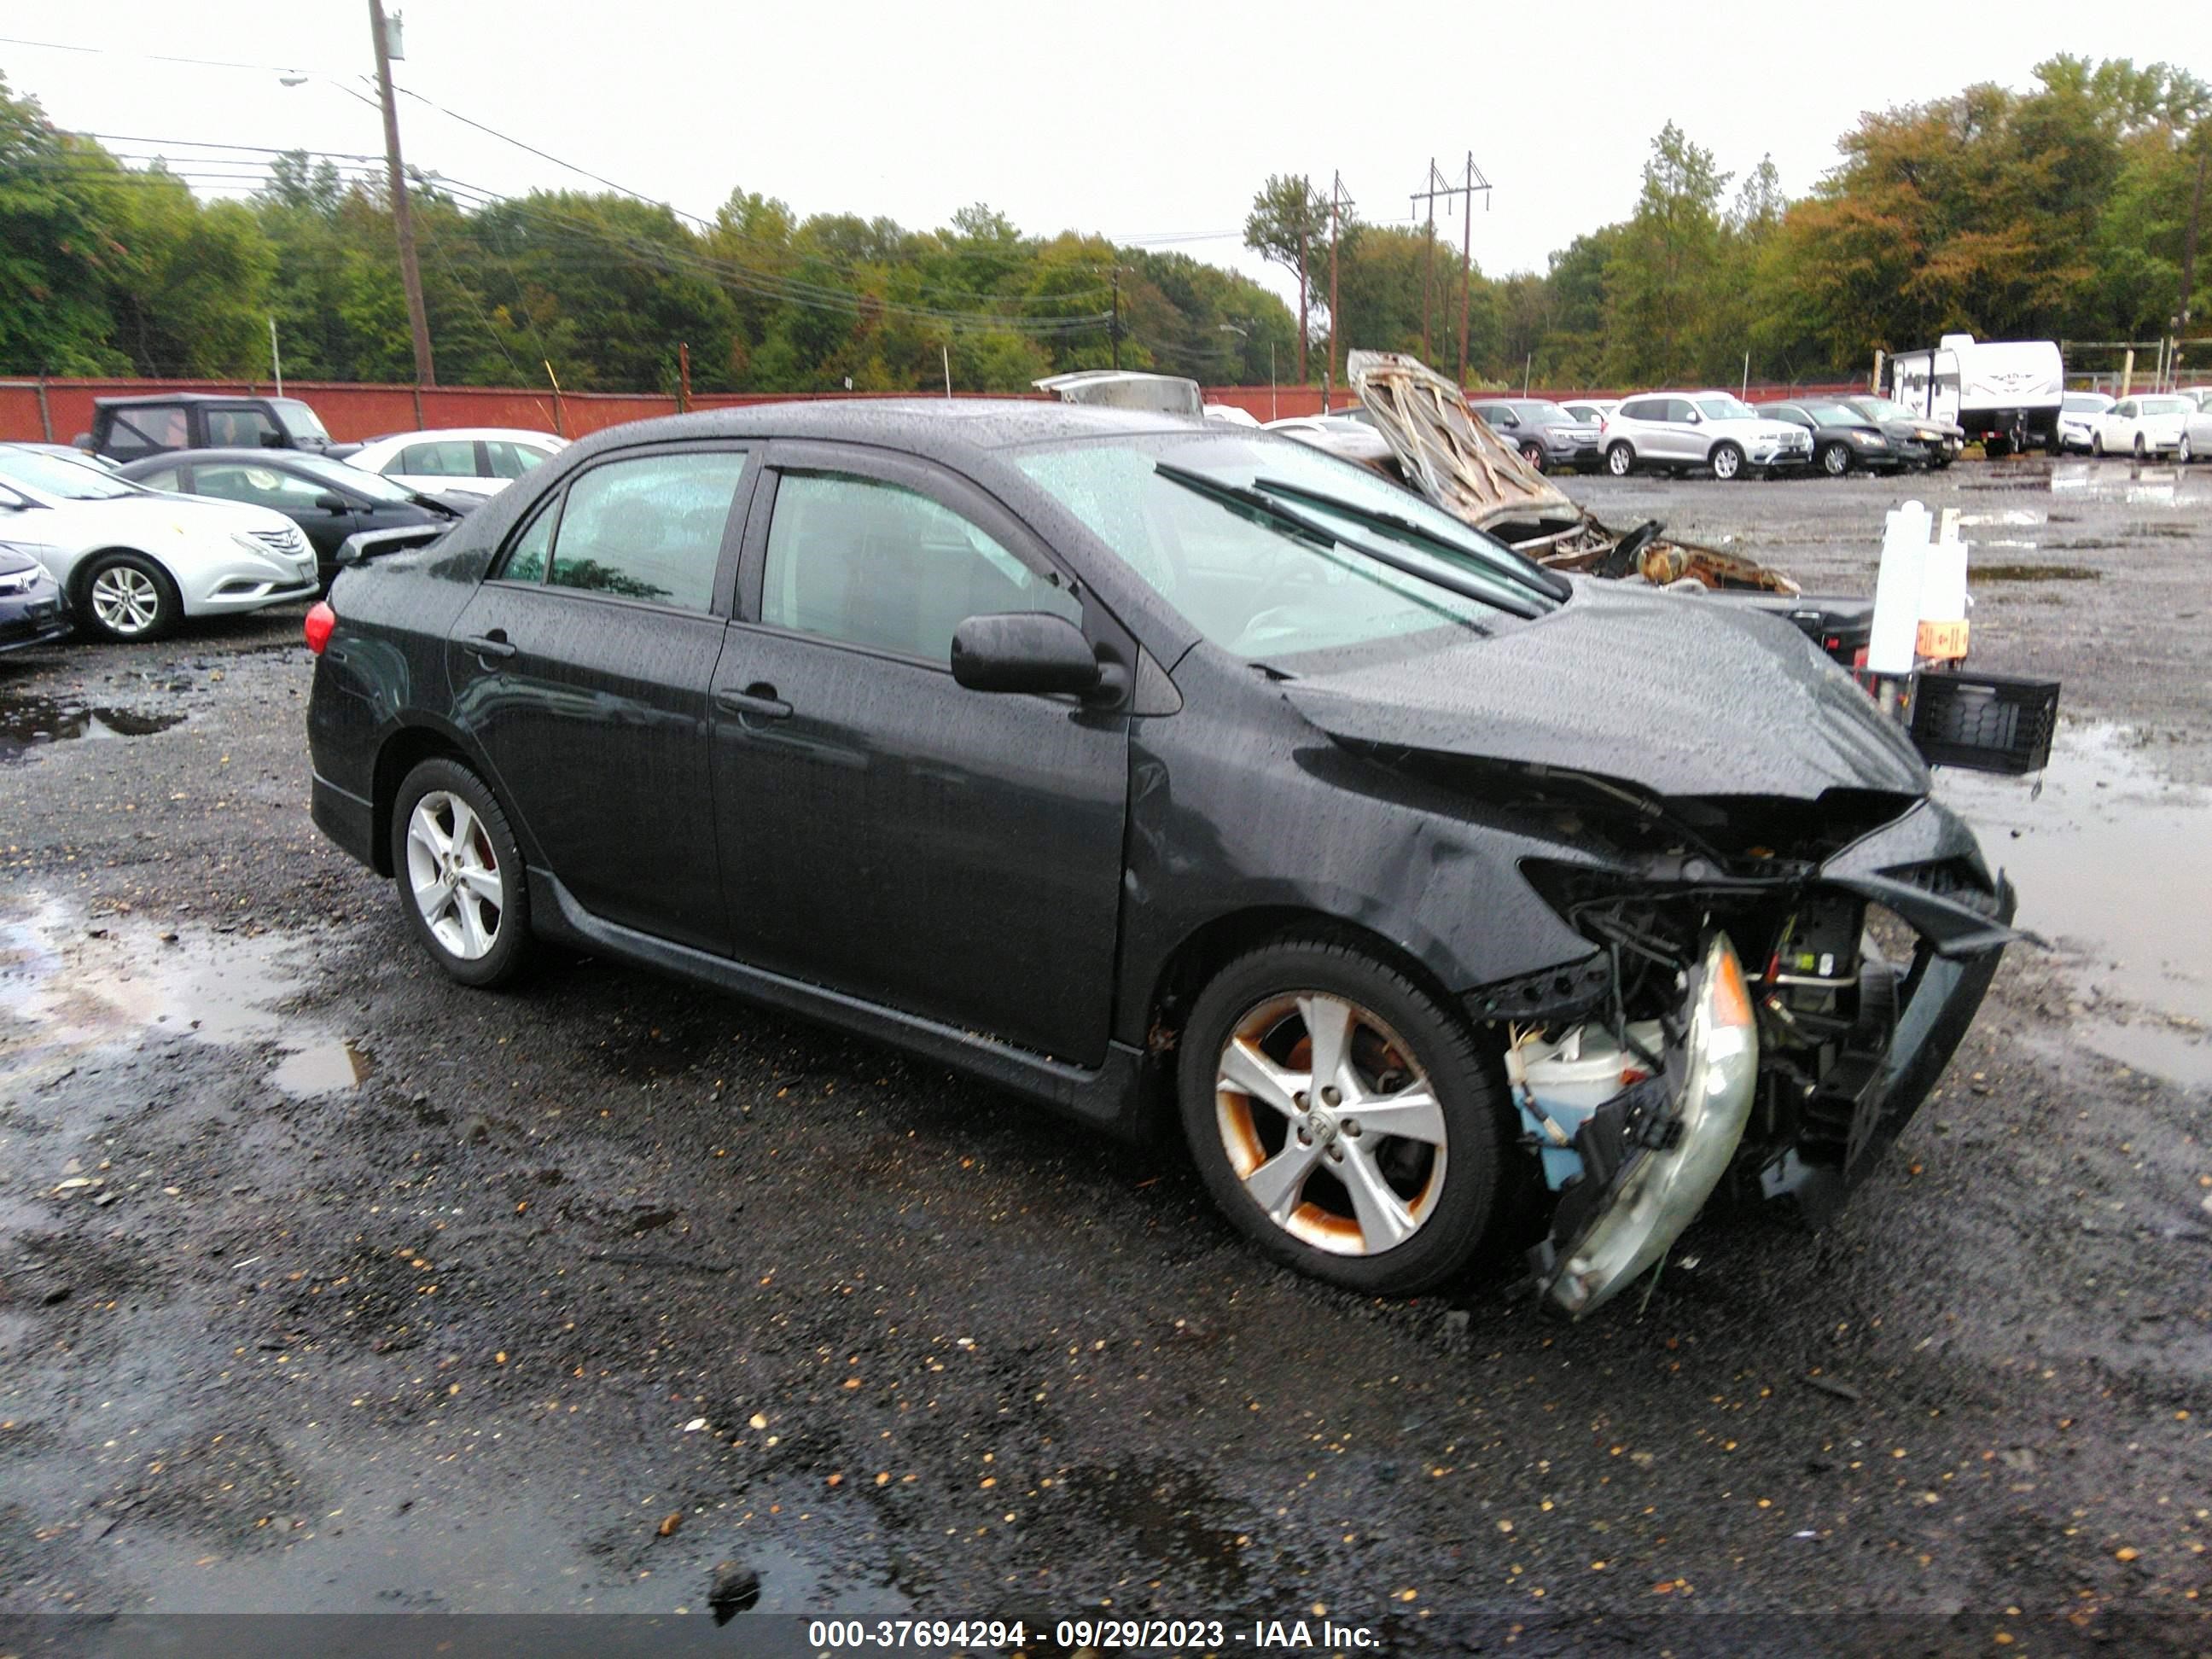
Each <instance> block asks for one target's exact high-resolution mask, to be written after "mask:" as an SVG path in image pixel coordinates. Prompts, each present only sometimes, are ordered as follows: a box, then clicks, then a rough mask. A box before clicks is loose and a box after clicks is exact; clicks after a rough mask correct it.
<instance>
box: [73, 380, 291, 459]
mask: <svg viewBox="0 0 2212 1659" xmlns="http://www.w3.org/2000/svg"><path fill="white" fill-rule="evenodd" d="M77 447H79V448H81V449H89V450H90V451H92V453H94V454H95V455H107V456H111V457H112V458H113V459H116V460H118V461H136V460H140V459H143V458H144V457H146V456H148V455H156V454H160V453H161V452H162V451H164V450H170V449H312V450H317V451H321V450H325V449H328V448H330V447H331V435H330V433H329V432H328V431H327V430H326V429H325V428H324V426H323V422H322V420H321V418H320V417H319V416H317V415H316V413H315V411H314V410H312V409H310V408H308V407H307V404H303V403H301V401H300V400H299V399H298V398H243V397H232V396H229V395H228V394H227V393H222V392H160V393H156V394H153V395H149V396H145V397H138V398H94V399H93V404H92V431H91V433H90V435H88V436H86V437H82V438H80V439H78V440H77Z"/></svg>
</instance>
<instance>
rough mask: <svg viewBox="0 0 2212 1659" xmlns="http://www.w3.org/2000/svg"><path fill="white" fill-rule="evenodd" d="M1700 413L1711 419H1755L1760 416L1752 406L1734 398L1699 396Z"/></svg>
mask: <svg viewBox="0 0 2212 1659" xmlns="http://www.w3.org/2000/svg"><path fill="white" fill-rule="evenodd" d="M1696 401H1697V405H1698V413H1699V414H1700V415H1702V416H1705V418H1706V419H1707V420H1709V421H1755V420H1757V419H1758V418H1759V416H1758V415H1757V413H1756V412H1755V411H1754V410H1753V409H1752V406H1751V405H1750V404H1747V403H1740V402H1738V401H1737V400H1736V399H1735V398H1698V399H1697V400H1696Z"/></svg>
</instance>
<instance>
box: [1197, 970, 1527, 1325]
mask: <svg viewBox="0 0 2212 1659" xmlns="http://www.w3.org/2000/svg"><path fill="white" fill-rule="evenodd" d="M1177 1085H1178V1088H1177V1092H1178V1096H1179V1097H1180V1102H1181V1106H1182V1120H1183V1130H1184V1133H1185V1135H1186V1136H1187V1138H1188V1140H1189V1142H1190V1147H1191V1152H1192V1153H1193V1155H1194V1157H1195V1158H1196V1159H1197V1162H1198V1165H1199V1169H1200V1172H1201V1174H1202V1175H1203V1176H1205V1179H1206V1187H1207V1188H1208V1189H1209V1190H1210V1191H1211V1192H1212V1194H1213V1197H1214V1200H1215V1201H1216V1202H1217V1203H1218V1204H1219V1205H1220V1206H1221V1207H1222V1209H1223V1210H1224V1211H1225V1212H1226V1213H1227V1214H1228V1216H1229V1218H1230V1219H1231V1221H1233V1222H1234V1223H1235V1224H1236V1225H1237V1227H1238V1228H1239V1229H1240V1230H1241V1231H1243V1232H1244V1233H1245V1234H1246V1235H1248V1236H1249V1237H1250V1238H1251V1239H1252V1240H1253V1241H1254V1242H1255V1243H1257V1244H1258V1245H1259V1246H1260V1247H1261V1249H1263V1250H1265V1251H1266V1252H1267V1254H1268V1255H1272V1256H1273V1257H1274V1258H1275V1259H1276V1260H1277V1261H1282V1262H1284V1263H1285V1264H1287V1265H1288V1266H1291V1267H1296V1268H1297V1269H1298V1270H1299V1271H1300V1272H1302V1273H1310V1274H1311V1275H1313V1276H1314V1277H1315V1278H1317V1279H1326V1280H1328V1281H1329V1282H1330V1283H1332V1284H1335V1285H1344V1286H1346V1287H1347V1288H1349V1289H1352V1290H1358V1291H1369V1292H1374V1293H1389V1294H1402V1293H1405V1292H1408V1291H1419V1290H1422V1289H1425V1288H1426V1287H1428V1286H1431V1285H1435V1284H1437V1283H1438V1282H1439V1281H1441V1280H1443V1279H1448V1278H1449V1277H1450V1276H1451V1275H1452V1274H1453V1273H1456V1272H1458V1271H1460V1270H1461V1269H1462V1268H1463V1267H1465V1266H1466V1265H1467V1263H1468V1260H1469V1258H1470V1257H1471V1256H1472V1255H1474V1251H1475V1249H1476V1248H1477V1247H1478V1246H1479V1245H1480V1243H1481V1240H1482V1237H1483V1233H1484V1230H1485V1229H1486V1227H1487V1225H1489V1221H1490V1217H1491V1210H1492V1202H1493V1200H1494V1198H1495V1195H1496V1193H1497V1188H1498V1166H1499V1163H1500V1156H1499V1153H1500V1148H1501V1146H1502V1144H1503V1133H1502V1132H1503V1126H1504V1114H1503V1110H1502V1102H1503V1099H1504V1091H1503V1085H1502V1084H1501V1083H1500V1082H1499V1081H1498V1072H1497V1068H1496V1066H1495V1064H1494V1062H1493V1061H1492V1060H1489V1059H1488V1058H1486V1056H1485V1055H1484V1054H1483V1053H1482V1051H1481V1049H1480V1048H1479V1047H1478V1045H1477V1042H1476V1040H1475V1037H1474V1034H1473V1032H1472V1031H1471V1030H1470V1029H1469V1028H1468V1025H1467V1023H1466V1022H1465V1021H1464V1020H1463V1019H1462V1018H1460V1017H1459V1016H1458V1015H1457V1014H1456V1013H1455V1012H1453V1011H1452V1010H1450V1009H1449V1008H1448V1007H1447V1006H1444V1005H1443V1004H1442V1003H1441V1002H1439V1001H1438V1000H1437V999H1435V998H1433V997H1431V995H1430V994H1429V993H1428V992H1426V991H1425V990H1424V989H1423V988H1422V987H1420V986H1419V985H1418V984H1416V983H1415V982H1414V981H1413V980H1412V979H1410V978H1408V977H1407V975H1404V974H1402V973H1400V972H1399V971H1398V970H1396V969H1394V968H1390V967H1387V966H1385V965H1384V964H1383V963H1380V962H1378V961H1376V959H1375V958H1374V957H1371V956H1369V955H1367V954H1366V953H1365V952H1364V951H1361V950H1359V949H1358V948H1356V947H1354V946H1352V945H1347V944H1344V943H1340V942H1336V941H1333V940H1330V939H1324V938H1313V939H1290V940H1285V941H1284V942H1283V943H1281V944H1278V945H1268V946H1266V947H1264V948H1262V949H1261V950H1257V951H1252V952H1251V953H1250V954H1249V955H1247V956H1243V957H1238V958H1237V960H1236V961H1234V962H1232V963H1230V964H1229V965H1228V966H1227V967H1225V968H1224V969H1222V970H1221V971H1220V972H1219V973H1218V975H1215V977H1214V979H1213V981H1212V983H1211V984H1209V985H1208V986H1207V987H1206V990H1205V991H1204V993H1203V994H1200V997H1199V1000H1198V1002H1197V1004H1196V1006H1194V1008H1193V1010H1192V1012H1191V1018H1190V1021H1189V1024H1188V1027H1187V1028H1186V1030H1185V1031H1184V1033H1183V1039H1182V1061H1181V1065H1180V1067H1179V1072H1178V1077H1177Z"/></svg>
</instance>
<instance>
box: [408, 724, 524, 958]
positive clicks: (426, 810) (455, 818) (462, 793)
mask: <svg viewBox="0 0 2212 1659" xmlns="http://www.w3.org/2000/svg"><path fill="white" fill-rule="evenodd" d="M392 871H393V873H394V878H395V883H396V884H397V886H398V890H399V908H401V909H402V910H403V911H404V912H405V913H406V915H407V919H408V921H409V922H410V924H411V925H412V927H414V930H415V934H416V938H417V939H421V940H422V944H423V946H424V948H426V949H427V950H428V951H429V952H430V955H431V957H432V959H433V960H435V962H436V963H437V964H438V965H439V967H441V968H442V969H445V970H446V972H447V974H449V975H452V976H453V978H455V979H457V980H459V981H460V982H461V983H462V984H464V985H480V986H489V985H499V984H503V983H505V982H506V981H508V980H511V979H513V977H514V976H515V975H517V974H519V973H520V972H521V971H522V969H524V967H525V966H526V965H527V963H528V962H529V959H530V954H531V946H532V940H531V933H530V889H529V885H528V883H527V881H526V878H525V874H524V871H523V867H522V852H521V849H520V848H519V847H517V846H516V845H515V841H514V832H513V830H512V829H509V828H508V827H507V814H506V813H504V812H502V811H501V810H500V806H499V803H498V802H497V801H495V800H494V799H492V795H491V791H490V790H489V789H487V788H486V787H484V785H483V780H482V779H481V778H479V777H477V775H476V774H475V773H474V772H471V770H470V769H468V768H467V767H465V766H464V765H463V764H461V763H460V762H459V761H457V760H450V759H446V758H444V757H440V758H436V759H432V760H426V761H424V762H423V763H422V764H420V765H419V766H417V767H416V769H414V770H413V771H411V772H410V773H409V774H408V775H407V776H406V779H405V781H404V782H402V783H401V784H400V786H399V793H398V797H397V798H396V799H394V800H393V802H392Z"/></svg>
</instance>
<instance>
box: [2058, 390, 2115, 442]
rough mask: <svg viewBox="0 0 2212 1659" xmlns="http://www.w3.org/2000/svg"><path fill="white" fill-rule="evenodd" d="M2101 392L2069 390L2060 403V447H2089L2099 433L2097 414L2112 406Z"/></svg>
mask: <svg viewBox="0 0 2212 1659" xmlns="http://www.w3.org/2000/svg"><path fill="white" fill-rule="evenodd" d="M2112 401H2113V400H2112V398H2109V397H2107V396H2106V394H2105V393H2104V392H2068V393H2067V394H2066V396H2065V398H2063V400H2062V401H2061V402H2060V404H2059V405H2058V447H2059V448H2061V449H2088V448H2091V447H2093V442H2092V441H2093V439H2094V438H2095V437H2096V435H2097V416H2100V415H2101V414H2103V413H2104V412H2105V411H2106V410H2108V409H2110V408H2111V407H2112Z"/></svg>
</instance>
